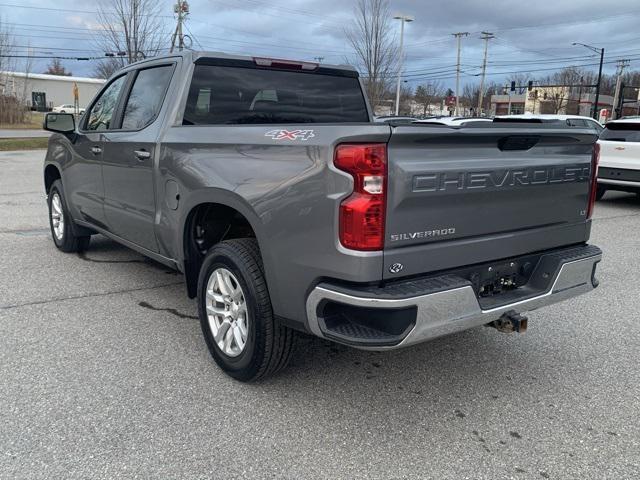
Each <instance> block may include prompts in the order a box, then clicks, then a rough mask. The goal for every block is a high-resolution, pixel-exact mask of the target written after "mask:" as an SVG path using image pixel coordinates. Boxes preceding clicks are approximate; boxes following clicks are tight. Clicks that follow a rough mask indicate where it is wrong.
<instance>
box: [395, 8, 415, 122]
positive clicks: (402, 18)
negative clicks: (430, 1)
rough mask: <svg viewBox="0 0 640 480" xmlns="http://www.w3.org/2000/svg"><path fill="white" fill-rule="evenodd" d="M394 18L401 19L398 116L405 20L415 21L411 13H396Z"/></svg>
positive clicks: (397, 98) (397, 93)
mask: <svg viewBox="0 0 640 480" xmlns="http://www.w3.org/2000/svg"><path fill="white" fill-rule="evenodd" d="M393 18H394V20H400V65H398V85H397V87H396V117H397V116H398V113H399V112H400V83H401V82H400V79H401V76H402V66H403V65H402V63H403V57H404V52H403V50H402V47H403V41H404V24H405V22H407V23H409V22H413V17H410V16H409V15H395V16H394V17H393Z"/></svg>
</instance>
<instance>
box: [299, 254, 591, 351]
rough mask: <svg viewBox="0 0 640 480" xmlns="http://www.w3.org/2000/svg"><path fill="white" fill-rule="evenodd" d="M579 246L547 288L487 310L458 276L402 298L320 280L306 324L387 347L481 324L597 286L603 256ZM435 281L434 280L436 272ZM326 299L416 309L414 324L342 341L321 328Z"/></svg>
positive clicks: (369, 346) (310, 298)
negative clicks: (393, 336)
mask: <svg viewBox="0 0 640 480" xmlns="http://www.w3.org/2000/svg"><path fill="white" fill-rule="evenodd" d="M584 248H585V251H584V254H583V255H582V256H580V255H578V257H580V258H578V259H574V258H575V257H576V256H575V254H574V255H573V256H568V257H567V260H566V261H564V260H562V261H560V262H559V266H558V268H557V270H556V271H555V272H553V274H552V275H553V280H552V281H550V285H551V286H550V288H548V289H546V291H544V292H541V293H539V294H536V295H535V296H532V297H529V298H525V299H522V300H518V301H514V302H511V303H508V304H505V305H500V306H497V307H495V308H489V309H483V308H482V307H481V305H480V302H479V300H478V297H477V296H476V293H475V291H474V289H473V287H472V286H471V285H470V284H469V282H466V281H465V280H464V279H460V284H461V286H459V287H454V288H445V289H442V288H440V289H438V291H433V292H429V293H425V294H420V295H416V296H401V298H388V296H386V295H385V296H384V297H385V298H381V296H380V295H378V296H372V295H369V294H364V295H362V296H358V295H354V294H353V293H352V292H351V293H345V292H344V291H338V290H339V288H332V286H331V285H328V284H320V285H318V286H317V287H315V288H314V289H313V290H312V292H311V293H310V295H309V296H308V298H307V304H306V310H307V318H308V325H309V329H310V330H311V331H312V332H313V333H314V334H315V335H317V336H319V337H323V338H328V339H331V340H335V341H338V342H341V343H346V344H349V345H351V346H354V347H356V348H363V349H368V350H389V349H396V348H402V347H406V346H409V345H413V344H416V343H420V342H424V341H427V340H430V339H433V338H436V337H441V336H443V335H448V334H451V333H455V332H459V331H462V330H466V329H469V328H472V327H475V326H479V325H484V324H487V323H490V322H492V321H494V320H497V319H499V318H500V317H501V316H502V315H503V314H504V313H505V312H507V311H510V310H515V311H517V312H526V311H531V310H535V309H537V308H540V307H544V306H546V305H550V304H553V303H556V302H560V301H562V300H566V299H568V298H571V297H575V296H577V295H580V294H583V293H587V292H589V291H591V290H593V289H594V288H595V287H596V286H597V281H596V280H595V277H594V274H595V268H596V264H597V263H598V262H599V261H600V260H601V258H602V252H600V250H599V249H598V248H597V247H592V246H585V247H584ZM573 251H575V249H574V250H573ZM555 255H557V254H555ZM442 278H443V282H441V283H440V285H442V284H446V283H451V276H449V277H448V278H446V281H445V277H442ZM434 280H437V277H436V279H434ZM465 283H466V284H465ZM327 301H329V302H334V303H337V304H342V305H346V306H354V307H365V308H372V309H381V310H385V309H403V308H404V309H407V308H410V309H413V308H415V312H416V314H415V323H414V324H413V326H412V327H411V328H410V329H408V331H407V332H404V333H403V335H402V337H399V338H397V342H395V343H394V344H391V345H388V344H386V345H375V344H371V343H370V342H368V341H366V339H365V340H364V341H358V340H357V339H356V340H355V341H354V340H349V341H346V340H344V339H341V338H336V336H335V335H332V332H330V331H328V330H327V329H326V326H325V324H324V321H323V318H322V316H321V312H320V310H321V308H320V307H321V306H322V305H323V304H326V302H327ZM341 340H344V341H341Z"/></svg>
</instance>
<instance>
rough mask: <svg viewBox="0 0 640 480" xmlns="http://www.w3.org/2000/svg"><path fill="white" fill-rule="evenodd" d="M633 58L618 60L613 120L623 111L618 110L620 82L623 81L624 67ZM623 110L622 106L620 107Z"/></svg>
mask: <svg viewBox="0 0 640 480" xmlns="http://www.w3.org/2000/svg"><path fill="white" fill-rule="evenodd" d="M630 62H631V60H627V59H622V60H618V63H617V70H616V93H615V94H614V96H613V120H615V119H616V118H619V117H620V116H621V115H622V111H618V109H617V107H618V102H619V99H620V94H621V91H620V90H621V88H620V84H621V83H622V74H623V73H624V69H625V68H626V67H628V66H629V63H630ZM620 110H622V108H621V109H620Z"/></svg>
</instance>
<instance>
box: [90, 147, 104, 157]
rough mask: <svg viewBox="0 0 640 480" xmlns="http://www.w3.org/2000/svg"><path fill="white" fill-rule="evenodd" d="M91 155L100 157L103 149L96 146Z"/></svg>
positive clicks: (92, 148)
mask: <svg viewBox="0 0 640 480" xmlns="http://www.w3.org/2000/svg"><path fill="white" fill-rule="evenodd" d="M91 153H93V154H94V155H100V154H101V153H102V148H100V147H98V146H97V145H96V146H93V147H91Z"/></svg>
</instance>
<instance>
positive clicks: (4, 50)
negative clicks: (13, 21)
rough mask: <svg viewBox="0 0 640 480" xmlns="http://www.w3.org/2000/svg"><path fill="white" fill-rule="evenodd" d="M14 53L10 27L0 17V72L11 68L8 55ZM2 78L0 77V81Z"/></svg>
mask: <svg viewBox="0 0 640 480" xmlns="http://www.w3.org/2000/svg"><path fill="white" fill-rule="evenodd" d="M13 53H14V42H13V35H12V34H11V29H10V28H9V26H8V25H7V24H6V23H4V21H3V20H2V17H0V72H7V71H10V70H13V65H12V60H11V58H10V57H9V56H8V55H11V54H13ZM1 81H2V79H0V82H1Z"/></svg>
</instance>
